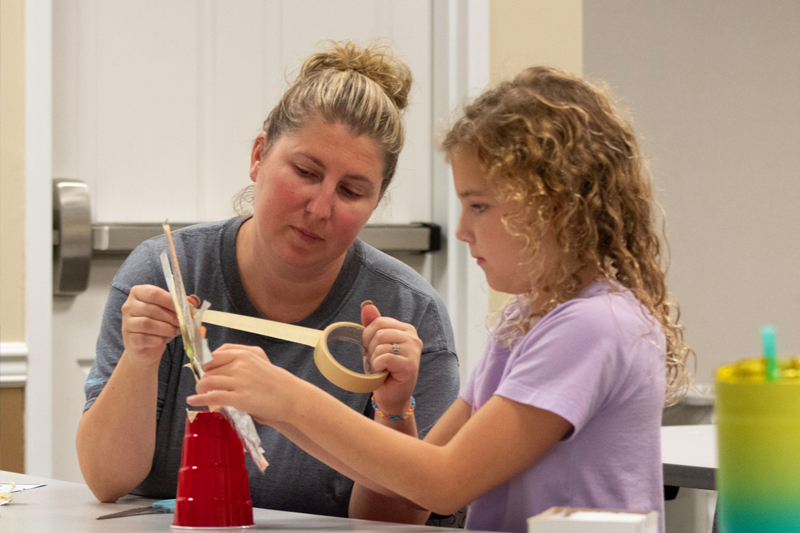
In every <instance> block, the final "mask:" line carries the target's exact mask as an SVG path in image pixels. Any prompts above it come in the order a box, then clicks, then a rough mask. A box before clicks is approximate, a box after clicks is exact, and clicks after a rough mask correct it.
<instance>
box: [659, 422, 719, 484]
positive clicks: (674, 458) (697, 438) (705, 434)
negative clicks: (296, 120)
mask: <svg viewBox="0 0 800 533" xmlns="http://www.w3.org/2000/svg"><path fill="white" fill-rule="evenodd" d="M661 462H662V463H663V464H664V485H671V486H675V487H689V488H694V489H706V490H716V488H717V481H716V479H717V466H718V465H719V461H718V460H717V426H715V425H714V424H704V425H696V426H664V427H662V428H661Z"/></svg>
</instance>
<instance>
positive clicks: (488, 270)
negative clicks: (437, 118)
mask: <svg viewBox="0 0 800 533" xmlns="http://www.w3.org/2000/svg"><path fill="white" fill-rule="evenodd" d="M451 165H452V168H453V180H454V182H455V188H456V194H457V195H458V198H459V199H460V200H461V218H460V219H459V221H458V227H457V228H456V237H457V238H458V239H459V240H461V241H464V242H465V243H467V244H469V251H470V254H471V255H472V257H474V258H475V259H477V260H478V266H479V267H481V268H482V269H483V271H484V273H485V274H486V282H487V283H488V284H489V286H490V287H491V288H493V289H494V290H496V291H500V292H506V293H509V294H522V293H525V292H528V291H529V290H530V279H529V275H528V268H527V267H526V266H525V256H524V254H523V250H524V246H525V240H524V239H523V238H522V237H515V236H514V235H512V234H511V233H510V232H509V231H508V230H507V229H506V227H505V225H504V224H503V215H505V214H507V213H509V211H510V207H511V206H510V205H509V204H507V203H505V202H500V201H499V200H498V199H497V197H496V196H495V194H494V191H493V190H492V189H491V187H490V186H489V183H488V181H487V180H486V177H485V174H484V170H483V166H482V165H481V164H480V162H479V161H478V158H477V157H475V156H474V155H473V154H471V153H468V152H456V153H455V154H452V155H451Z"/></svg>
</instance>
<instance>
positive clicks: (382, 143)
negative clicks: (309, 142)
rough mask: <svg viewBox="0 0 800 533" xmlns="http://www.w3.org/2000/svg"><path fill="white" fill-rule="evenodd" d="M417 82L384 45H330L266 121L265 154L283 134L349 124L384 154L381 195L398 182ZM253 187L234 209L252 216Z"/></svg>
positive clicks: (303, 70)
mask: <svg viewBox="0 0 800 533" xmlns="http://www.w3.org/2000/svg"><path fill="white" fill-rule="evenodd" d="M412 83H413V79H412V76H411V70H410V69H409V68H408V66H407V65H406V64H405V63H404V62H403V61H402V60H400V59H399V58H397V57H396V56H395V55H394V54H393V53H392V50H391V49H390V48H389V47H388V46H386V45H383V44H380V43H377V42H376V43H372V44H369V45H366V46H361V45H358V44H356V43H355V42H352V41H342V42H338V41H327V48H326V50H324V51H322V52H318V53H315V54H312V55H311V56H309V57H308V58H307V59H306V60H305V62H304V63H303V66H302V67H300V73H299V74H298V75H297V78H296V79H295V80H294V82H293V83H292V85H291V86H290V87H289V88H288V89H287V90H286V91H285V92H284V93H283V96H281V99H280V101H279V102H278V104H277V105H276V106H275V107H274V108H273V109H272V111H271V112H270V113H269V115H268V116H267V118H266V120H264V124H263V127H262V131H264V132H266V134H267V143H265V145H264V154H262V155H266V153H267V152H268V151H269V150H270V148H271V147H272V146H275V143H276V142H277V141H278V139H280V138H281V137H282V136H283V135H285V134H291V133H294V132H297V131H299V130H301V129H303V128H304V127H305V126H307V125H308V124H309V123H310V122H311V121H313V120H315V119H317V118H322V119H323V120H325V121H327V122H329V123H331V124H333V123H342V124H344V125H346V126H347V127H348V128H349V129H350V131H351V133H352V134H353V135H354V136H361V135H367V136H369V137H370V138H372V139H373V140H374V141H375V142H376V143H377V144H378V146H379V147H380V148H381V150H382V151H383V154H384V168H383V179H382V181H381V187H380V196H381V197H382V196H383V193H384V192H386V189H387V187H389V184H390V183H391V181H392V178H394V174H395V171H396V169H397V160H398V159H399V157H400V152H401V150H402V149H403V144H404V142H405V130H404V127H403V111H404V110H405V108H406V107H407V106H408V94H409V92H410V91H411V86H412ZM252 194H253V186H252V185H251V186H249V187H247V188H246V189H244V190H243V191H242V192H240V193H239V195H238V196H237V197H236V198H235V199H234V204H235V208H236V211H237V212H238V213H240V214H248V212H249V209H250V204H251V202H252Z"/></svg>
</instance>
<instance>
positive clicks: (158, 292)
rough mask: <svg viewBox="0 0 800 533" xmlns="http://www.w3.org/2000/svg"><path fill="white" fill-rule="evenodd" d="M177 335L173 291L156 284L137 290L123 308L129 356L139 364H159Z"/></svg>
mask: <svg viewBox="0 0 800 533" xmlns="http://www.w3.org/2000/svg"><path fill="white" fill-rule="evenodd" d="M177 335H180V329H179V327H178V315H176V314H175V307H174V305H173V303H172V296H170V294H169V292H167V291H165V290H164V289H161V288H159V287H156V286H154V285H136V286H135V287H133V288H132V289H131V292H130V294H129V295H128V299H127V300H126V301H125V303H124V304H123V305H122V342H123V343H124V344H125V356H126V357H128V358H130V360H131V361H132V362H135V363H138V364H142V363H144V364H156V363H158V362H160V361H161V354H163V353H164V349H165V348H166V346H167V343H168V342H170V341H171V340H172V339H174V338H175V337H176V336H177Z"/></svg>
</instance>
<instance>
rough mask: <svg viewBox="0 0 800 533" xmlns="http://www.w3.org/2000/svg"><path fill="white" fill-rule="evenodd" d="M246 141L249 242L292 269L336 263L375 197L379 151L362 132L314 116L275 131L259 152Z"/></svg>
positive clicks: (262, 138) (259, 145) (261, 142)
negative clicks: (252, 236)
mask: <svg viewBox="0 0 800 533" xmlns="http://www.w3.org/2000/svg"><path fill="white" fill-rule="evenodd" d="M266 142H267V140H266V134H265V133H261V135H259V137H258V138H257V139H256V141H255V143H254V145H253V151H252V155H251V164H250V179H252V180H253V181H254V182H255V184H256V191H255V199H254V205H253V207H254V215H253V219H254V221H255V231H256V242H255V245H256V246H259V247H260V246H261V245H262V244H263V248H262V250H263V249H268V250H269V251H270V256H271V257H275V258H278V259H279V260H281V261H283V262H284V264H285V265H288V266H289V267H291V268H293V269H294V271H295V272H297V273H300V272H301V271H302V270H303V269H306V268H311V269H314V268H321V269H325V268H328V267H331V266H333V267H336V266H337V265H338V266H341V262H342V261H343V260H344V256H345V253H346V252H347V249H348V247H349V246H350V244H351V243H352V242H353V240H354V239H355V238H356V235H357V234H358V232H359V231H360V230H361V228H362V227H363V226H364V224H366V222H367V220H368V219H369V217H370V215H371V214H372V211H373V210H374V209H375V207H376V206H377V204H378V200H379V195H380V186H381V180H382V178H383V153H382V151H381V149H380V148H379V147H378V145H377V143H376V142H374V141H373V140H372V139H370V138H369V137H367V136H360V137H354V136H353V135H352V134H351V133H350V130H349V129H348V128H347V127H346V126H344V125H343V124H338V123H336V124H329V123H327V122H325V121H324V120H322V119H318V120H315V121H313V122H311V123H310V124H309V125H308V126H306V127H305V128H303V129H302V130H300V131H298V132H295V133H290V134H285V135H283V136H281V137H280V138H279V139H278V141H277V142H275V143H274V145H272V146H271V148H270V150H269V152H268V153H267V154H266V155H264V154H263V149H264V145H265V143H266Z"/></svg>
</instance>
